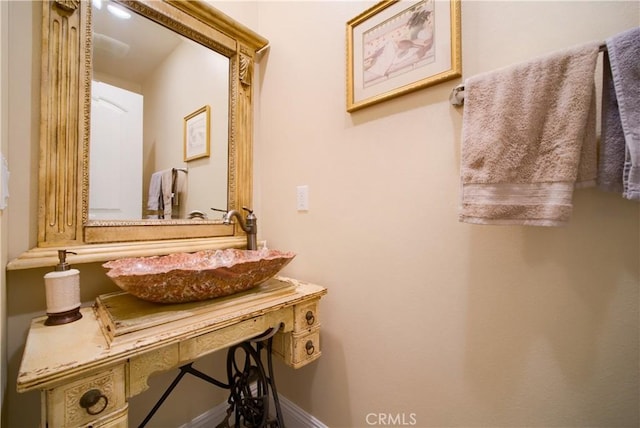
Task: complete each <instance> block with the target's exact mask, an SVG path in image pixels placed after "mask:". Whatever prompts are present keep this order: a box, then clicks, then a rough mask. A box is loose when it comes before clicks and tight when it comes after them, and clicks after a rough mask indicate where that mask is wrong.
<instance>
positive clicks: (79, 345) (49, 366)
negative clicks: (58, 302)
mask: <svg viewBox="0 0 640 428" xmlns="http://www.w3.org/2000/svg"><path fill="white" fill-rule="evenodd" d="M326 292H327V290H326V289H325V288H324V287H321V286H319V285H315V284H309V283H305V282H301V281H297V280H294V279H291V278H285V277H276V278H273V279H271V280H269V281H267V282H266V283H265V284H263V285H261V286H260V287H257V288H255V289H253V290H250V291H248V292H245V293H240V294H238V295H235V296H229V297H226V298H221V299H212V300H210V301H205V302H199V303H192V304H180V305H157V304H156V305H149V303H148V302H144V301H140V300H138V299H132V298H130V297H128V295H126V293H112V294H108V295H104V296H100V298H99V299H97V300H96V305H95V307H86V308H83V309H82V310H81V312H82V318H81V319H80V320H78V321H75V322H72V323H69V324H63V325H58V326H45V325H44V321H45V320H46V317H45V316H43V317H39V318H36V319H34V320H33V321H32V323H31V328H30V330H29V335H28V337H27V341H26V343H25V348H24V354H23V358H22V363H21V366H20V371H19V373H18V379H17V389H18V392H24V391H29V390H32V389H41V388H46V387H50V386H53V385H56V384H59V383H62V382H65V381H67V380H68V379H70V378H73V377H74V376H78V375H79V374H81V373H86V372H87V371H88V370H93V369H97V368H103V367H106V366H109V365H113V364H117V363H121V362H123V361H126V360H127V359H129V358H131V357H133V356H136V355H140V354H142V353H144V352H148V351H151V350H155V349H159V348H161V347H164V346H169V345H172V344H176V343H181V342H183V341H185V340H188V339H191V338H194V337H198V336H200V335H203V334H206V333H211V332H214V331H216V330H219V329H223V328H225V327H229V326H234V325H236V324H238V325H239V324H240V323H242V322H243V321H246V320H251V319H256V318H260V317H261V316H263V315H266V314H274V313H277V314H278V315H281V316H280V317H276V319H278V320H280V318H282V322H284V324H285V325H284V327H283V331H291V329H292V328H293V326H292V325H291V323H292V322H293V321H292V314H288V313H287V311H292V308H293V306H294V305H296V304H297V303H300V302H304V301H306V300H310V299H317V298H319V297H321V296H323V295H324V294H326ZM171 308H173V309H174V310H172V309H171ZM283 311H284V312H283ZM229 345H231V344H229Z"/></svg>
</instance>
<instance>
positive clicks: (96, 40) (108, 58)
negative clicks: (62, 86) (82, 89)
mask: <svg viewBox="0 0 640 428" xmlns="http://www.w3.org/2000/svg"><path fill="white" fill-rule="evenodd" d="M109 4H112V5H113V3H111V2H109V1H104V0H103V2H102V6H101V8H100V9H97V8H96V7H95V5H94V7H93V9H92V12H93V16H92V22H93V70H94V72H97V73H104V74H108V75H110V76H112V77H116V78H118V79H122V80H125V81H128V82H130V83H135V84H138V85H141V84H142V82H144V81H145V79H146V77H147V76H148V75H149V74H150V73H151V72H153V70H155V69H156V68H157V67H158V64H160V63H162V61H164V59H165V58H166V57H167V56H168V55H169V54H170V53H171V52H172V51H173V50H174V49H175V48H176V46H177V45H178V44H179V43H180V42H181V40H182V37H181V36H179V35H178V34H177V33H174V32H173V31H171V30H169V29H168V28H165V27H163V26H161V25H160V24H158V23H155V22H153V21H151V20H150V19H147V18H145V17H143V16H140V15H138V14H136V13H135V12H132V11H129V12H130V14H131V18H130V19H121V18H117V17H115V16H114V15H113V14H112V13H111V12H109V10H108V8H107V6H108V5H109ZM118 7H120V8H122V6H118Z"/></svg>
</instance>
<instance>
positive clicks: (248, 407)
mask: <svg viewBox="0 0 640 428" xmlns="http://www.w3.org/2000/svg"><path fill="white" fill-rule="evenodd" d="M279 329H280V327H279V326H278V328H271V329H269V330H267V331H266V332H265V333H263V334H262V335H260V336H257V337H255V338H253V339H249V340H247V341H245V342H242V343H239V344H237V345H234V346H232V347H230V348H229V350H228V352H227V376H228V379H229V383H228V384H225V383H223V382H220V381H218V380H216V379H214V378H212V377H211V376H208V375H206V374H205V373H202V372H201V371H199V370H197V369H194V368H193V367H192V364H193V363H189V364H185V365H184V366H181V367H180V373H178V375H177V376H176V378H175V379H174V380H173V382H171V384H170V385H169V387H168V388H167V390H166V391H165V392H164V394H162V397H160V399H159V400H158V402H157V403H156V404H155V405H154V406H153V408H152V409H151V411H150V412H149V414H148V415H147V416H146V417H145V419H144V420H143V421H142V423H141V424H140V425H139V428H143V427H144V426H145V425H146V424H147V423H148V422H149V421H150V420H151V418H152V417H153V415H155V413H156V412H157V411H158V409H159V408H160V406H162V404H163V403H164V402H165V400H166V399H167V398H168V397H169V395H170V394H171V392H173V390H174V389H175V387H176V386H178V383H180V381H181V380H182V378H183V377H184V376H185V375H186V374H191V375H194V376H196V377H198V378H200V379H202V380H204V381H206V382H209V383H211V384H213V385H216V386H218V387H220V388H224V389H228V390H230V393H229V399H228V400H227V402H228V403H229V404H230V407H229V409H228V410H227V417H226V418H225V420H224V421H222V422H221V423H220V424H218V425H217V428H226V427H229V419H230V417H231V414H232V413H234V411H235V426H236V427H240V426H241V425H240V422H241V421H242V422H243V423H244V425H243V426H245V427H247V428H263V427H277V428H284V421H283V419H282V411H281V409H280V401H279V400H278V393H277V391H276V384H275V380H274V377H273V363H272V357H271V348H272V339H273V336H274V335H275V334H276V333H277V332H278V330H279ZM253 344H255V348H254V347H253ZM263 349H266V350H267V369H268V374H267V372H265V369H264V365H263V364H262V350H263ZM238 350H242V351H244V354H245V356H244V360H243V362H242V369H240V367H239V365H238V361H237V360H236V351H238ZM252 360H253V361H252ZM253 384H255V385H256V387H255V391H254V388H253V387H252V385H253ZM269 387H271V395H272V396H273V401H274V405H275V409H276V419H275V420H273V419H269V404H270V403H269ZM254 394H256V395H255V396H254Z"/></svg>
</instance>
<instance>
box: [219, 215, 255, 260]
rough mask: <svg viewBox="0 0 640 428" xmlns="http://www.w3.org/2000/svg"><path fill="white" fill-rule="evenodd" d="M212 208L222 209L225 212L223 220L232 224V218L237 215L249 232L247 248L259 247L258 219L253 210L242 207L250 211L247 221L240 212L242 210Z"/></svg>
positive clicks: (240, 222) (246, 231)
mask: <svg viewBox="0 0 640 428" xmlns="http://www.w3.org/2000/svg"><path fill="white" fill-rule="evenodd" d="M211 209H212V210H214V211H221V212H223V213H225V214H224V216H223V217H222V222H223V223H224V224H231V219H232V218H233V217H235V218H236V220H237V221H238V224H239V225H240V228H241V229H242V230H244V232H245V233H246V234H247V250H257V249H258V219H257V218H256V216H255V214H254V213H253V210H250V209H249V208H247V207H242V209H243V210H245V211H246V212H247V213H248V214H247V220H246V222H245V221H244V220H243V218H242V214H240V212H238V211H236V210H231V211H224V210H219V209H216V208H211Z"/></svg>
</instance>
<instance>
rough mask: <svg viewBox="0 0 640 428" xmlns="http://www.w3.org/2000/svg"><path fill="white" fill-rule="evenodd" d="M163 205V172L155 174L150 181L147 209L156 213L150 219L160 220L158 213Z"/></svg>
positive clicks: (149, 216)
mask: <svg viewBox="0 0 640 428" xmlns="http://www.w3.org/2000/svg"><path fill="white" fill-rule="evenodd" d="M161 204H162V171H158V172H154V173H153V174H152V175H151V180H150V181H149V198H148V200H147V209H148V210H149V211H152V212H154V214H150V215H148V216H147V217H148V218H158V214H157V211H158V210H159V209H161Z"/></svg>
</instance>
